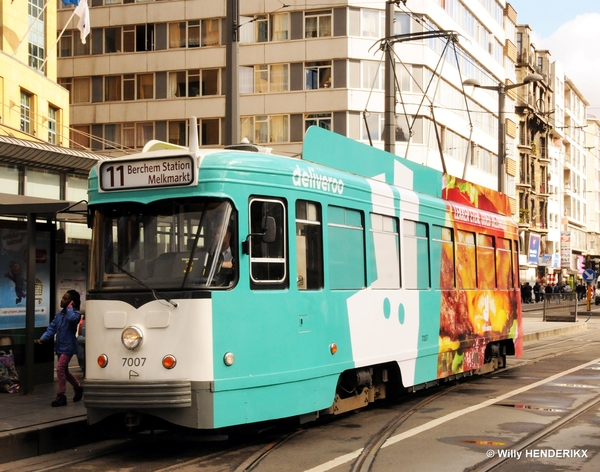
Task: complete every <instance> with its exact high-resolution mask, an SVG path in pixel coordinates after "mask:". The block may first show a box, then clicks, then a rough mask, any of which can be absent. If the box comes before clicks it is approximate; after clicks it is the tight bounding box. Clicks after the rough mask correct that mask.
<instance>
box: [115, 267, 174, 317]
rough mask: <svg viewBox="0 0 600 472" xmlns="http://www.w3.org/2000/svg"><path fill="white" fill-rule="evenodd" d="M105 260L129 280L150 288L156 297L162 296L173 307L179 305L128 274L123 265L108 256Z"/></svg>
mask: <svg viewBox="0 0 600 472" xmlns="http://www.w3.org/2000/svg"><path fill="white" fill-rule="evenodd" d="M106 260H107V261H108V262H110V263H111V264H112V265H114V266H115V267H116V268H117V269H119V270H120V271H121V272H123V273H124V274H125V275H126V276H128V277H129V278H130V279H131V280H133V281H134V282H137V283H138V284H140V285H141V286H142V287H144V288H147V289H148V290H150V291H151V292H152V293H153V294H154V296H155V297H156V298H157V299H158V298H159V297H160V298H162V299H163V300H165V301H166V302H168V303H170V304H171V305H173V306H174V307H175V308H177V307H178V306H179V304H178V303H177V302H174V301H173V300H171V299H170V298H169V297H167V296H165V295H163V294H162V293H159V292H157V291H156V290H154V289H153V288H152V287H148V285H146V284H145V283H144V282H142V281H141V280H140V279H138V278H137V277H136V276H135V275H133V274H130V273H129V272H127V271H126V270H125V269H123V267H121V266H120V265H119V264H117V263H116V262H113V261H112V260H110V259H109V258H108V257H107V258H106Z"/></svg>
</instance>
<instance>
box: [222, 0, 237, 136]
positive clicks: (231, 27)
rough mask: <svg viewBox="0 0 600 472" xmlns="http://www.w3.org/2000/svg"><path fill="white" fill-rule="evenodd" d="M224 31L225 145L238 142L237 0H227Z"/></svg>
mask: <svg viewBox="0 0 600 472" xmlns="http://www.w3.org/2000/svg"><path fill="white" fill-rule="evenodd" d="M226 15H227V17H226V19H225V23H226V26H225V28H226V30H225V38H226V40H227V44H226V56H227V57H226V61H225V63H226V69H225V75H226V77H225V89H226V90H225V144H226V145H228V144H237V143H238V142H239V141H240V108H239V98H240V88H239V82H238V74H239V50H240V48H239V34H238V33H239V31H238V28H239V26H240V14H239V5H238V0H227V14H226Z"/></svg>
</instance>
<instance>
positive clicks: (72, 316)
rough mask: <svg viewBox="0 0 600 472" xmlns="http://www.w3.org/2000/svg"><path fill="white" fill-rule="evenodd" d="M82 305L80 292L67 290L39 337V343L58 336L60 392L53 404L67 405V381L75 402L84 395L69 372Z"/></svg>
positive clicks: (55, 348)
mask: <svg viewBox="0 0 600 472" xmlns="http://www.w3.org/2000/svg"><path fill="white" fill-rule="evenodd" d="M80 306H81V298H80V296H79V292H77V291H75V290H69V291H67V292H66V293H65V294H64V295H63V297H62V299H61V300H60V307H61V311H59V312H58V313H57V314H56V316H55V317H54V319H53V320H52V323H50V325H49V326H48V329H47V330H46V332H45V333H44V334H42V337H41V338H40V339H38V343H39V344H42V343H43V342H44V341H49V340H50V339H52V338H53V337H54V336H56V340H55V344H54V350H55V351H56V355H57V357H58V364H57V366H56V376H57V377H58V392H57V395H56V400H54V401H53V402H52V406H65V405H66V404H67V397H66V396H65V393H66V386H67V381H68V382H69V383H70V384H71V385H72V386H73V388H74V389H75V396H74V397H73V401H74V402H78V401H79V400H81V399H82V397H83V387H82V386H81V383H79V380H77V379H76V378H75V376H74V375H73V374H71V372H69V362H70V361H71V358H72V357H73V355H75V354H77V338H76V337H75V333H76V331H77V325H78V324H79V320H80V319H81V314H80V313H79V308H80Z"/></svg>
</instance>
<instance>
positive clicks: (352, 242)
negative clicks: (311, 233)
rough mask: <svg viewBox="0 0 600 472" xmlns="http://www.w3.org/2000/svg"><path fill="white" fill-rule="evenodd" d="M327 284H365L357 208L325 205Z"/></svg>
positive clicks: (351, 286) (361, 228)
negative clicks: (326, 218)
mask: <svg viewBox="0 0 600 472" xmlns="http://www.w3.org/2000/svg"><path fill="white" fill-rule="evenodd" d="M327 216H328V222H327V231H328V250H329V251H328V252H329V284H330V287H331V288H332V289H361V288H364V287H365V242H364V241H365V235H364V232H365V231H364V224H363V213H362V212H361V211H357V210H352V209H349V208H342V207H336V206H330V207H329V208H328V214H327Z"/></svg>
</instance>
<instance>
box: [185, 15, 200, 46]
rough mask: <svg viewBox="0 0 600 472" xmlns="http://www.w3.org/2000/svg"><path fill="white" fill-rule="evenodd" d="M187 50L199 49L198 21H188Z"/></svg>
mask: <svg viewBox="0 0 600 472" xmlns="http://www.w3.org/2000/svg"><path fill="white" fill-rule="evenodd" d="M187 38H188V48H199V47H200V21H199V20H196V21H188V31H187Z"/></svg>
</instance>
